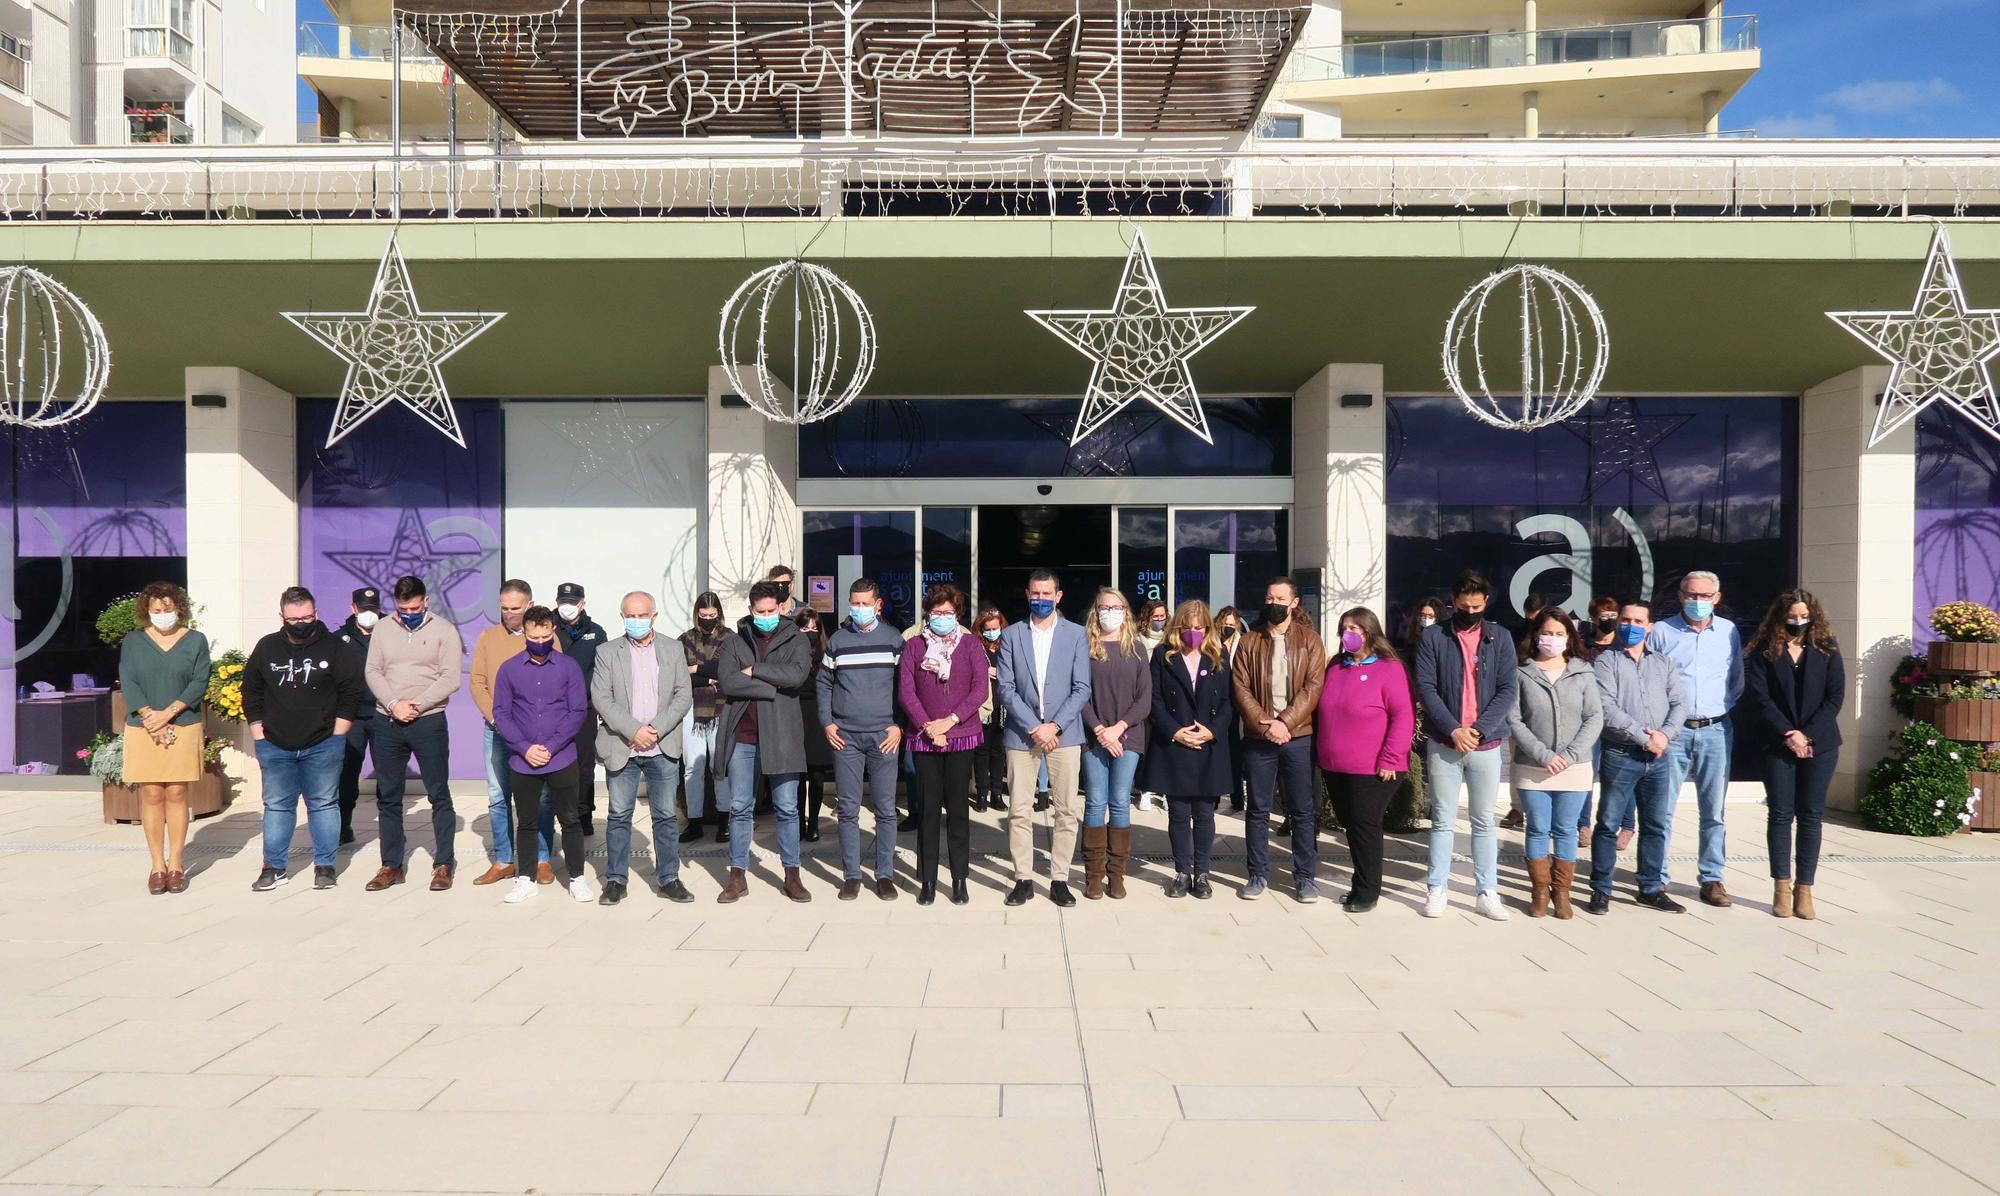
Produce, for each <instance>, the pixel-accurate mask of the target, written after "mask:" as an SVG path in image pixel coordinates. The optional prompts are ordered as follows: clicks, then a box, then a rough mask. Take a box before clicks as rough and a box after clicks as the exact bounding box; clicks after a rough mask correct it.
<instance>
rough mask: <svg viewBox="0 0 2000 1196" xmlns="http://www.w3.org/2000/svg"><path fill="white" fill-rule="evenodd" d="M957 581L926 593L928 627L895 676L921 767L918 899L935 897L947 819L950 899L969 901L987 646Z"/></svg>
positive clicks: (907, 736)
mask: <svg viewBox="0 0 2000 1196" xmlns="http://www.w3.org/2000/svg"><path fill="white" fill-rule="evenodd" d="M969 613H970V612H968V611H967V610H966V608H965V595H964V593H962V592H961V591H960V590H959V588H958V587H957V586H954V585H948V584H947V585H936V586H932V587H931V590H930V592H929V593H928V594H925V595H924V622H923V632H922V634H920V635H917V636H915V637H913V638H912V639H911V640H910V641H909V642H907V643H905V644H904V645H903V659H902V662H901V664H900V666H899V668H898V672H897V677H896V694H897V705H898V706H900V707H901V708H902V712H903V724H904V732H903V736H904V742H906V743H908V744H909V745H910V752H911V755H912V757H913V758H914V760H915V762H916V766H917V781H916V795H915V801H916V806H917V881H918V885H919V887H918V889H917V904H918V905H929V904H931V903H932V902H933V901H936V900H937V867H938V824H939V820H940V818H941V817H942V819H943V820H944V821H945V823H946V835H947V844H948V848H949V850H950V853H951V903H952V904H953V905H964V904H965V903H966V902H967V901H968V900H970V899H971V898H970V896H969V895H968V894H967V893H966V890H965V877H966V871H967V869H968V868H969V867H970V866H971V861H972V812H971V809H970V807H969V806H968V805H967V804H966V803H967V800H968V794H969V792H970V787H971V785H972V755H973V752H974V751H976V750H977V749H978V748H979V746H980V745H981V744H982V743H984V742H985V740H986V728H984V727H982V726H980V725H979V708H980V707H981V706H983V705H985V704H986V693H987V677H986V649H985V648H984V647H982V646H981V644H980V640H979V637H978V636H975V635H973V634H971V633H970V632H968V631H967V630H966V629H965V625H964V624H963V623H961V622H960V620H961V619H963V618H964V617H965V616H966V615H967V614H969Z"/></svg>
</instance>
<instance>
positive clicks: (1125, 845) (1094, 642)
mask: <svg viewBox="0 0 2000 1196" xmlns="http://www.w3.org/2000/svg"><path fill="white" fill-rule="evenodd" d="M1083 629H1084V632H1085V634H1086V635H1088V636H1089V638H1090V701H1089V702H1088V703H1086V704H1085V705H1084V708H1083V727H1084V730H1085V731H1086V732H1088V733H1089V735H1090V740H1089V742H1088V744H1087V745H1086V746H1085V748H1084V752H1083V759H1082V760H1081V762H1080V768H1079V771H1080V772H1081V774H1082V778H1083V832H1082V834H1081V835H1079V836H1078V838H1079V839H1080V840H1081V841H1082V844H1083V895H1084V896H1085V897H1088V898H1091V899H1092V900H1095V899H1097V898H1099V897H1103V896H1105V895H1107V894H1109V895H1110V896H1111V897H1112V898H1114V899H1116V898H1121V897H1123V896H1125V861H1126V859H1127V858H1128V857H1129V856H1130V854H1131V850H1132V778H1133V777H1134V776H1135V775H1136V774H1137V773H1138V771H1139V760H1140V757H1141V756H1143V755H1144V753H1145V751H1146V720H1147V719H1148V718H1150V717H1151V716H1152V712H1153V666H1152V661H1151V659H1149V658H1148V657H1147V655H1146V653H1145V651H1144V650H1143V649H1142V648H1141V647H1140V646H1139V639H1138V636H1137V635H1136V634H1135V629H1134V627H1133V623H1132V610H1131V607H1130V606H1128V605H1127V604H1126V602H1125V595H1123V594H1121V593H1119V592H1118V591H1117V590H1114V589H1112V588H1110V587H1109V586H1107V587H1105V588H1104V589H1101V590H1099V591H1097V597H1096V598H1095V599H1094V600H1093V601H1092V603H1091V608H1090V614H1089V616H1088V617H1086V618H1085V619H1084V623H1083Z"/></svg>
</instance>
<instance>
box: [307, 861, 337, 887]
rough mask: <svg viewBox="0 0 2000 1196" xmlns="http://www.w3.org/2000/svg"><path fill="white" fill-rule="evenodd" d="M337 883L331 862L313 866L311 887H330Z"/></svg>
mask: <svg viewBox="0 0 2000 1196" xmlns="http://www.w3.org/2000/svg"><path fill="white" fill-rule="evenodd" d="M337 883H339V882H338V880H337V878H336V877H335V876H334V872H333V865H332V864H320V865H315V866H314V867H313V888H315V889H330V888H332V887H333V886H334V885H335V884H337Z"/></svg>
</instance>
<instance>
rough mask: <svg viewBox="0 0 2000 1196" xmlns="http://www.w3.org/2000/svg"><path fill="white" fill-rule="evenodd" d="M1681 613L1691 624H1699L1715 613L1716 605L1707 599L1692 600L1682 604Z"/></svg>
mask: <svg viewBox="0 0 2000 1196" xmlns="http://www.w3.org/2000/svg"><path fill="white" fill-rule="evenodd" d="M1681 613H1682V614H1684V615H1686V616H1687V617H1688V620H1689V621H1690V622H1693V623H1699V622H1701V621H1702V620H1703V619H1706V618H1707V617H1708V616H1710V615H1712V614H1714V613H1715V603H1713V602H1710V601H1709V600H1708V599H1706V598H1690V599H1688V600H1687V601H1686V602H1683V603H1681Z"/></svg>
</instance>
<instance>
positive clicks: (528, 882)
mask: <svg viewBox="0 0 2000 1196" xmlns="http://www.w3.org/2000/svg"><path fill="white" fill-rule="evenodd" d="M534 895H535V878H534V877H532V876H517V877H515V878H514V886H513V887H512V888H510V889H508V890H507V896H506V897H505V898H503V899H502V900H504V901H506V903H507V904H508V905H518V904H520V903H521V902H523V901H526V900H527V899H528V898H530V897H533V896H534Z"/></svg>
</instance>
